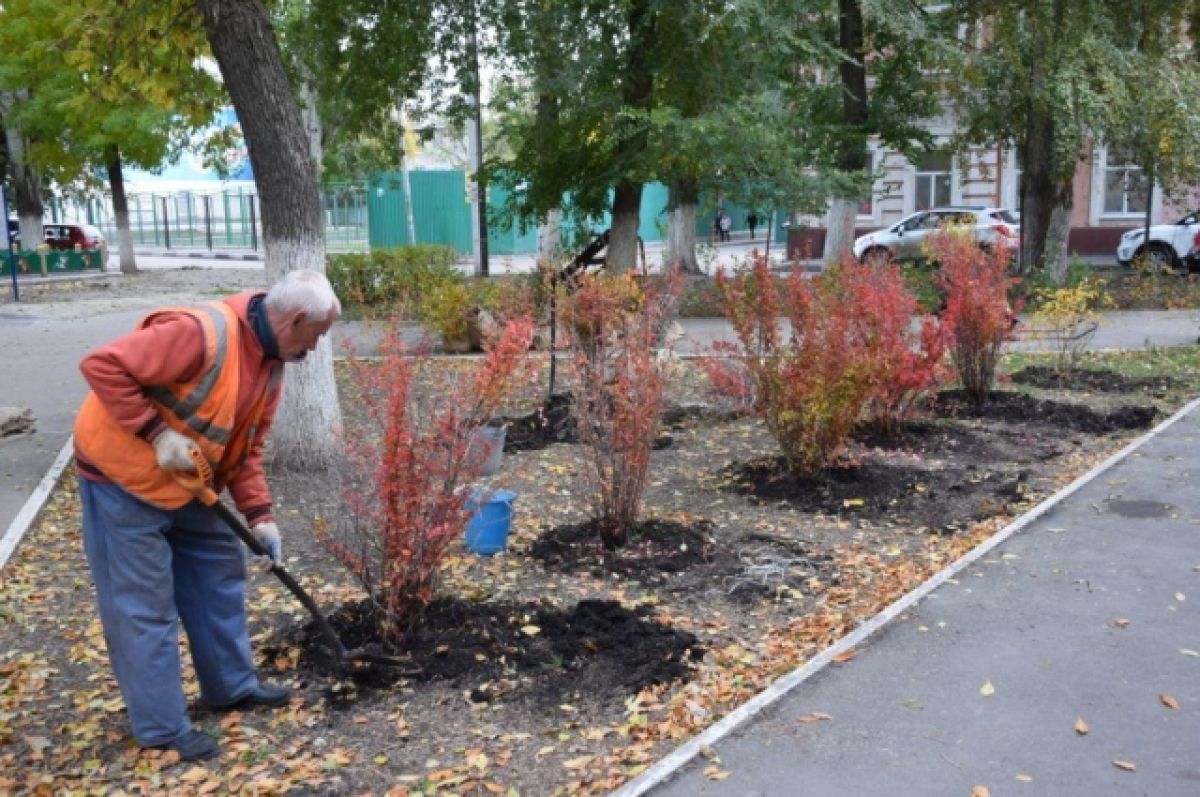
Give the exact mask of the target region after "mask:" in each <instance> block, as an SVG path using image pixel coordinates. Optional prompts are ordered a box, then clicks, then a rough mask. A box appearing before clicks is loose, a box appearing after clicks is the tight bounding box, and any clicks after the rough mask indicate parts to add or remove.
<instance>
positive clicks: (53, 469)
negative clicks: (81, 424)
mask: <svg viewBox="0 0 1200 797" xmlns="http://www.w3.org/2000/svg"><path fill="white" fill-rule="evenodd" d="M74 455H75V435H71V436H70V437H68V438H67V442H65V443H63V447H62V449H61V450H59V452H58V456H57V457H55V458H54V462H53V464H51V465H50V470H48V471H46V475H45V476H43V477H42V480H41V481H40V482H38V486H37V487H36V488H34V491H33V494H32V495H30V496H29V498H28V499H27V500H26V501H25V505H24V506H22V507H21V511H20V512H18V513H17V516H16V517H15V518H13V521H12V523H10V524H9V525H8V530H7V531H5V532H4V536H3V537H0V570H3V569H4V565H6V564H7V563H8V559H9V557H10V556H12V555H13V552H14V551H15V550H17V545H19V544H20V542H21V540H22V539H23V538H24V537H25V534H26V532H28V531H29V529H30V527H32V526H33V522H34V521H35V520H37V516H38V514H39V513H40V512H41V511H42V507H43V506H45V505H46V500H47V499H48V498H49V497H50V493H52V492H53V491H54V487H55V485H57V484H58V479H59V477H60V476H62V472H63V471H64V470H65V469H66V467H67V463H68V462H70V461H71V457H73V456H74Z"/></svg>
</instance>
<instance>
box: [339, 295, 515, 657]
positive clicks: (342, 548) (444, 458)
mask: <svg viewBox="0 0 1200 797" xmlns="http://www.w3.org/2000/svg"><path fill="white" fill-rule="evenodd" d="M532 333H533V323H532V321H531V320H529V319H527V318H525V319H519V320H514V321H510V322H509V323H507V324H506V325H505V326H504V327H503V328H502V329H500V330H498V333H497V335H496V337H495V339H494V340H493V341H492V342H491V343H490V345H488V347H487V351H486V353H485V354H484V356H483V358H482V360H480V361H478V362H477V363H474V364H473V365H467V364H465V363H462V364H460V365H461V366H462V367H461V368H447V367H445V366H444V365H434V364H433V362H432V360H433V358H432V356H431V355H430V354H429V350H428V348H426V347H419V348H409V347H407V346H406V345H405V344H404V343H403V342H402V341H401V339H400V336H399V334H398V330H397V329H396V328H395V327H393V329H392V331H391V334H390V335H388V336H387V338H386V339H385V341H384V343H383V345H382V346H381V354H382V357H381V360H380V361H379V362H367V361H362V360H355V361H352V368H353V371H352V373H353V377H354V385H355V388H356V392H357V396H356V398H357V400H358V401H359V402H360V404H361V408H362V414H363V423H362V424H361V425H356V426H354V427H352V428H350V429H349V430H348V431H347V434H346V436H345V440H344V448H345V455H346V462H347V468H348V470H347V474H346V482H345V483H346V488H345V490H344V507H345V512H344V513H343V516H342V518H341V519H340V521H339V523H338V524H337V525H336V527H335V528H334V529H333V530H332V531H326V532H324V533H322V534H320V535H319V537H320V539H321V542H322V543H323V544H324V545H325V547H326V548H327V549H328V550H329V551H330V552H331V553H332V554H333V555H334V557H335V558H337V560H338V561H339V562H341V563H342V564H343V565H345V566H346V567H347V568H348V569H349V570H350V572H351V573H353V575H354V576H355V577H356V578H357V579H358V581H359V582H360V583H361V584H362V586H363V588H364V589H365V590H366V592H367V594H368V595H369V596H370V599H371V600H372V601H373V602H374V604H375V607H376V609H377V616H378V618H379V621H380V624H381V628H380V630H381V632H382V636H383V637H384V638H385V639H389V640H391V641H392V642H396V643H398V642H399V641H400V640H402V639H403V637H404V635H405V633H407V631H408V630H409V629H410V628H411V625H412V623H413V622H415V620H416V619H417V618H418V617H419V616H420V613H421V611H422V610H423V609H424V607H425V606H426V605H427V604H428V603H429V601H430V599H431V598H432V597H433V591H434V587H435V582H436V578H437V574H438V567H439V565H440V563H441V562H442V560H443V558H444V557H445V555H446V552H447V549H448V547H449V546H450V544H451V543H452V542H453V541H454V540H457V539H460V538H461V537H462V534H463V530H464V528H465V527H466V524H467V521H468V520H469V519H470V514H471V513H470V510H469V509H468V507H467V501H468V499H469V498H470V490H469V489H467V488H468V487H469V485H470V484H471V483H472V482H473V481H474V480H475V479H476V478H478V476H479V474H480V471H481V469H482V467H483V465H484V462H485V460H486V459H487V455H488V451H486V450H484V449H483V447H481V446H479V445H478V444H475V445H472V433H473V432H474V431H475V430H476V429H478V428H479V427H480V426H483V425H484V424H486V423H487V422H488V421H489V420H490V419H492V418H493V417H494V416H496V415H497V414H498V413H499V411H500V410H501V408H502V407H503V406H504V404H505V402H506V401H507V400H508V399H509V398H510V397H511V396H512V395H513V393H514V391H515V389H516V388H517V386H518V385H519V384H520V383H521V381H522V380H523V379H529V378H531V377H532V375H533V374H532V367H531V363H529V361H528V360H527V358H526V351H527V350H528V348H529V341H530V338H531V336H532ZM418 375H420V378H421V379H422V380H426V379H427V380H429V382H430V384H422V386H421V388H420V389H419V390H418V389H417V388H416V386H415V385H414V380H415V379H417V378H418Z"/></svg>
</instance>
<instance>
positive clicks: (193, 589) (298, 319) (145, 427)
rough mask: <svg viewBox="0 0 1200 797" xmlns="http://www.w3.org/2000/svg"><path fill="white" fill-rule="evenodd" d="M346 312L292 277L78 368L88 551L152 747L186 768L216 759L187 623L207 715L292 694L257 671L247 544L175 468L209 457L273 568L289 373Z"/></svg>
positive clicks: (114, 651)
mask: <svg viewBox="0 0 1200 797" xmlns="http://www.w3.org/2000/svg"><path fill="white" fill-rule="evenodd" d="M340 312H341V305H340V303H339V302H338V299H337V296H335V295H334V293H333V289H332V288H331V287H330V285H329V281H328V280H327V279H326V278H325V276H324V275H323V274H320V273H318V272H315V271H293V272H290V273H288V274H287V275H285V276H284V278H283V279H282V280H280V281H279V283H277V284H276V285H275V286H274V287H273V288H271V290H270V291H268V292H267V293H265V294H264V293H262V292H246V293H240V294H236V295H234V296H230V297H228V298H226V299H225V300H223V301H221V302H212V303H209V304H205V305H202V306H198V307H188V308H169V309H165V310H161V311H158V312H155V313H151V314H150V315H149V316H147V317H146V318H145V319H143V320H142V321H141V323H140V324H139V325H138V328H137V329H136V330H135V331H134V332H131V333H130V334H128V335H125V336H124V337H121V338H118V339H117V340H114V341H112V342H111V343H108V344H106V345H104V346H101V347H100V348H98V349H95V350H94V351H92V352H91V353H89V354H88V355H87V356H86V357H85V358H84V359H83V362H82V363H81V364H80V370H82V371H83V375H84V377H85V378H86V379H87V382H88V384H89V385H90V386H91V388H92V390H91V392H90V393H89V394H88V396H87V398H86V399H85V400H84V403H83V406H82V408H81V409H80V410H79V415H78V417H77V418H76V421H75V460H76V466H77V468H78V471H79V496H80V501H81V503H82V505H83V539H84V549H85V551H86V553H87V559H88V565H89V567H90V569H91V572H92V578H93V580H94V581H95V584H96V602H97V604H98V605H99V609H100V619H101V622H102V624H103V626H104V638H105V640H106V642H107V644H108V655H109V660H110V661H111V662H112V667H113V672H114V673H115V675H116V678H117V683H118V684H119V685H120V688H121V695H122V696H123V697H124V699H125V706H126V709H127V711H128V713H129V720H130V724H131V725H132V726H133V735H134V738H135V740H136V741H137V743H138V744H139V745H140V746H142V747H153V748H165V749H170V750H175V751H177V752H178V753H179V756H180V758H182V759H183V760H185V761H194V760H200V759H206V758H212V757H213V756H215V755H217V754H218V753H219V752H220V748H219V747H218V745H217V742H216V740H215V739H213V738H212V737H211V736H209V735H207V734H205V733H202V732H201V731H198V730H196V729H194V728H192V726H191V723H190V721H189V720H188V714H187V702H186V700H185V698H184V694H183V683H182V675H181V666H180V659H179V630H178V621H179V620H182V621H183V627H184V629H185V630H186V632H187V635H188V640H189V642H190V645H191V653H192V662H193V664H194V666H195V670H196V675H197V678H198V680H199V682H200V696H201V699H202V700H203V702H204V703H205V704H207V705H208V706H210V707H212V708H213V709H215V710H218V711H221V710H229V709H234V708H246V707H252V706H281V705H283V704H285V703H287V702H288V699H289V698H290V696H291V693H290V692H289V691H288V690H287V689H286V688H284V687H280V686H273V685H270V684H264V683H261V682H260V681H259V680H258V676H257V674H256V673H255V670H254V662H253V659H252V657H251V654H250V636H249V631H248V625H247V619H246V601H245V592H246V589H245V587H246V562H245V560H244V556H243V553H242V548H241V545H240V543H239V542H238V539H237V537H235V536H234V534H233V531H232V530H231V529H230V528H229V527H228V526H227V525H226V524H225V523H224V522H223V521H221V520H220V519H219V518H218V517H217V516H216V515H215V514H214V513H213V512H212V511H211V510H210V509H209V508H208V507H206V506H204V505H203V504H201V503H200V502H199V501H198V500H196V499H195V496H194V495H193V494H192V493H191V492H190V491H189V490H188V489H187V488H185V487H183V486H182V485H181V484H180V483H179V482H178V481H177V480H176V479H175V478H174V476H173V475H172V471H193V470H194V464H193V462H192V459H191V457H192V453H193V451H195V450H198V451H199V452H200V453H202V454H203V456H204V457H205V459H207V460H208V462H209V463H210V465H211V466H212V470H213V473H214V484H213V487H214V489H216V490H217V491H218V492H220V490H221V489H222V488H228V489H229V493H230V495H231V496H232V498H233V501H234V503H235V504H236V505H237V508H238V511H239V512H241V514H242V515H243V516H244V517H245V518H246V521H247V525H249V526H250V527H251V529H252V531H253V533H254V536H255V537H256V538H257V539H258V541H259V542H261V543H262V544H263V546H264V547H265V548H267V549H268V550H269V551H270V552H271V559H272V560H273V561H274V563H279V560H280V555H281V554H280V538H279V529H278V527H277V526H276V524H275V519H274V517H273V516H272V514H271V493H270V489H269V488H268V486H267V482H266V478H265V475H264V473H263V462H262V446H263V443H264V441H265V440H266V437H267V432H268V430H269V429H270V427H271V423H272V421H273V420H274V417H275V410H276V408H277V407H278V405H279V399H280V395H281V393H282V382H283V380H282V376H283V364H284V363H285V362H300V361H301V360H303V359H304V357H305V355H306V354H308V352H309V351H311V350H313V349H314V348H315V347H316V345H317V342H318V341H319V339H320V337H321V336H322V335H324V334H325V333H326V332H328V331H329V328H330V327H331V326H332V325H333V322H334V321H335V320H336V319H337V317H338V314H339V313H340ZM264 558H265V557H264ZM267 564H268V566H269V564H270V563H267Z"/></svg>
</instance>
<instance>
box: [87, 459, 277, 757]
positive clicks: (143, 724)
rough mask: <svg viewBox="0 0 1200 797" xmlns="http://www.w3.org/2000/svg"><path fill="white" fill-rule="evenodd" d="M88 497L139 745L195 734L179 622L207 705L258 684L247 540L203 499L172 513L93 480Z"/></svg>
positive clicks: (104, 617) (105, 611)
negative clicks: (249, 603) (250, 616)
mask: <svg viewBox="0 0 1200 797" xmlns="http://www.w3.org/2000/svg"><path fill="white" fill-rule="evenodd" d="M79 496H80V499H81V501H82V503H83V542H84V549H85V551H86V552H87V559H88V565H89V566H90V567H91V571H92V578H93V579H94V581H95V583H96V601H97V603H98V604H99V607H100V620H101V623H102V624H103V626H104V638H105V641H106V642H107V643H108V657H109V660H110V661H111V662H112V667H113V671H114V672H115V673H116V676H117V683H118V684H119V685H120V687H121V695H122V697H124V699H125V707H126V709H127V710H128V712H129V720H130V723H131V724H132V725H133V735H134V738H135V739H136V740H137V743H138V744H139V745H141V746H143V747H153V746H156V745H162V744H166V743H168V742H170V741H172V740H174V739H175V738H177V737H178V736H180V735H181V734H183V733H186V732H187V731H188V730H189V729H190V728H191V723H190V722H189V721H188V715H187V701H186V700H185V698H184V695H183V682H182V675H181V667H180V661H179V620H183V627H184V630H186V631H187V635H188V641H189V642H190V643H191V651H192V663H193V664H194V666H195V668H196V675H197V677H198V678H199V681H200V696H201V698H202V699H203V700H204V701H205V702H206V703H209V704H210V705H216V706H220V705H226V704H229V703H233V702H235V701H237V700H239V699H240V698H242V697H244V696H246V695H247V694H249V693H250V692H251V691H253V690H254V689H255V688H256V687H257V686H258V677H257V675H256V674H255V672H254V662H253V659H252V658H251V655H250V635H249V630H248V627H247V622H246V565H245V561H244V559H243V554H242V550H241V542H240V541H239V540H238V538H237V537H235V536H234V534H233V531H232V530H231V529H230V528H229V527H228V526H227V525H226V524H225V523H224V521H222V520H221V519H220V518H218V517H217V516H216V514H215V513H213V512H212V510H210V509H209V508H208V507H206V506H204V505H203V504H201V503H200V502H199V501H193V502H191V503H190V504H188V505H187V506H185V507H183V508H182V509H177V510H174V511H167V510H163V509H158V508H157V507H154V506H151V505H150V504H147V503H146V502H145V501H142V500H140V499H138V498H136V497H134V496H133V495H131V494H130V493H127V492H126V491H125V490H123V489H121V488H120V487H118V486H117V485H115V484H100V483H97V482H93V481H89V480H88V479H83V478H81V479H80V480H79Z"/></svg>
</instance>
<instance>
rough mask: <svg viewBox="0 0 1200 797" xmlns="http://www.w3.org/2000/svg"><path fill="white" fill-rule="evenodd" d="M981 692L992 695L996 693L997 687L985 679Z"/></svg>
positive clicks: (985, 695)
mask: <svg viewBox="0 0 1200 797" xmlns="http://www.w3.org/2000/svg"><path fill="white" fill-rule="evenodd" d="M979 694H981V695H983V696H984V697H991V696H992V695H994V694H996V687H994V686H992V682H991V681H985V682H984V684H983V686H981V687H979Z"/></svg>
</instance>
